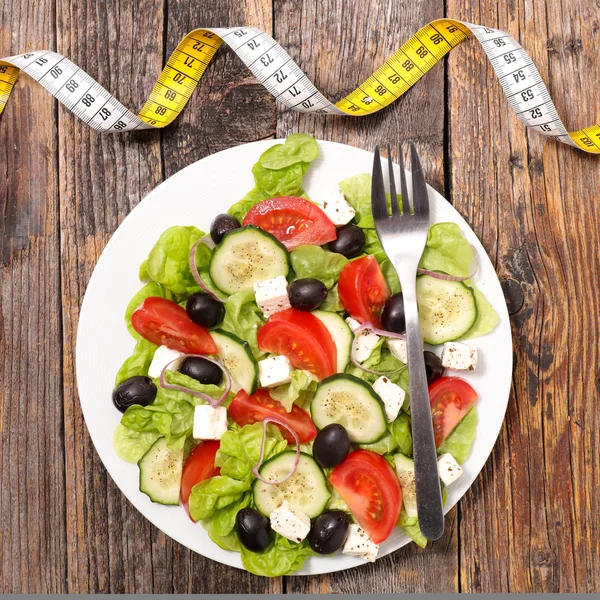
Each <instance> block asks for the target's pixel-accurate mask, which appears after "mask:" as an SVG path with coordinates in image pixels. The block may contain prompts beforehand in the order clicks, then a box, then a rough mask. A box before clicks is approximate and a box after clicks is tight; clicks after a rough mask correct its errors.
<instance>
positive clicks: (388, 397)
mask: <svg viewBox="0 0 600 600" xmlns="http://www.w3.org/2000/svg"><path fill="white" fill-rule="evenodd" d="M373 389H374V390H375V393H377V394H378V395H379V397H380V398H381V399H382V400H383V404H384V406H385V416H386V417H387V420H388V423H391V422H392V421H394V420H395V419H396V417H397V416H398V413H399V412H400V409H401V408H402V405H403V404H404V398H405V397H406V392H405V391H404V390H403V389H402V388H401V387H400V386H399V385H396V384H395V383H392V382H391V381H390V380H389V379H388V378H387V377H380V378H379V379H377V380H376V381H375V383H374V384H373Z"/></svg>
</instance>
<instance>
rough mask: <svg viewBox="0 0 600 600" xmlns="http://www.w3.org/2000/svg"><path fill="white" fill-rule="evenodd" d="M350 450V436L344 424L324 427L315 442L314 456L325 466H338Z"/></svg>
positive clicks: (327, 467) (325, 467)
mask: <svg viewBox="0 0 600 600" xmlns="http://www.w3.org/2000/svg"><path fill="white" fill-rule="evenodd" d="M348 452H350V438H349V437H348V432H347V431H346V429H345V428H344V427H342V425H339V424H338V423H332V424H331V425H327V426H326V427H323V429H321V431H319V433H318V434H317V437H316V438H315V441H314V444H313V457H314V459H315V460H316V461H317V462H318V463H319V464H320V465H321V466H322V467H323V468H324V469H330V468H332V467H337V466H338V465H339V464H340V463H341V462H342V461H343V460H344V459H345V458H346V456H348Z"/></svg>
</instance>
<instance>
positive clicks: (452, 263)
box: [419, 223, 473, 277]
mask: <svg viewBox="0 0 600 600" xmlns="http://www.w3.org/2000/svg"><path fill="white" fill-rule="evenodd" d="M472 260H473V249H472V248H471V244H469V242H468V241H467V240H466V239H465V237H464V236H463V234H462V232H461V230H460V227H459V226H458V225H457V224H456V223H436V224H435V225H432V226H431V227H430V228H429V233H428V234H427V243H426V245H425V250H424V251H423V256H422V257H421V261H420V263H419V266H420V267H421V268H423V269H429V270H430V271H442V272H443V273H448V275H456V276H458V277H466V276H467V275H469V273H470V270H471V262H472Z"/></svg>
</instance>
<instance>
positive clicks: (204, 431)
mask: <svg viewBox="0 0 600 600" xmlns="http://www.w3.org/2000/svg"><path fill="white" fill-rule="evenodd" d="M226 431H227V409H226V408H225V407H224V406H218V407H217V408H213V407H212V406H209V405H208V404H200V405H198V406H196V408H195V409H194V432H193V437H194V439H195V440H220V439H221V437H222V435H223V434H224V433H225V432H226Z"/></svg>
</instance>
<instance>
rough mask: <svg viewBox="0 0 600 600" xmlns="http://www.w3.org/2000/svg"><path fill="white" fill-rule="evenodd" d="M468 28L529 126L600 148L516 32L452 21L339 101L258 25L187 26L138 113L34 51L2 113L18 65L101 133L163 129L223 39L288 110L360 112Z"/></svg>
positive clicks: (8, 71)
mask: <svg viewBox="0 0 600 600" xmlns="http://www.w3.org/2000/svg"><path fill="white" fill-rule="evenodd" d="M470 35H474V36H475V37H476V38H477V40H478V41H479V42H480V43H481V46H482V48H483V50H484V52H485V53H486V55H487V57H488V58H489V60H490V62H491V64H492V68H493V69H494V72H495V74H496V76H497V77H498V79H499V81H500V85H501V87H502V89H503V91H504V93H505V95H506V96H507V99H508V102H509V105H510V106H511V108H512V109H513V111H514V112H515V114H516V115H517V117H518V118H519V119H520V120H521V121H522V122H523V123H524V124H525V126H526V127H529V128H532V129H534V130H535V131H538V132H540V133H541V134H543V135H545V136H549V137H553V138H555V139H558V140H559V141H562V142H563V143H566V144H568V145H571V146H574V147H577V148H580V149H583V150H585V151H587V152H594V153H598V154H600V125H593V126H591V127H587V128H585V129H582V130H580V131H575V132H572V133H569V132H568V131H567V130H566V128H565V127H564V125H563V123H562V121H561V119H560V117H559V116H558V113H557V111H556V108H555V106H554V104H553V103H552V99H551V98H550V94H549V93H548V90H547V88H546V85H545V84H544V82H543V80H542V78H541V76H540V74H539V73H538V71H537V69H536V68H535V65H534V63H533V61H532V60H531V58H530V57H529V55H528V54H527V52H526V51H525V50H524V49H523V47H522V46H521V45H520V44H519V43H518V42H517V41H516V40H515V39H514V38H512V37H511V36H510V35H508V34H507V33H505V32H503V31H501V30H499V29H493V28H490V27H484V26H482V25H474V24H471V23H463V22H461V21H456V20H454V19H438V20H436V21H433V22H431V23H428V24H427V25H425V26H424V27H422V28H421V29H420V30H419V31H417V32H416V33H415V35H413V36H412V37H411V38H410V39H409V40H408V41H407V42H406V43H405V44H403V45H402V46H401V47H400V48H399V49H398V50H397V51H396V52H395V53H394V54H393V56H392V57H391V58H390V59H388V60H387V61H386V62H385V63H384V64H383V65H382V66H381V67H379V68H378V69H377V70H376V71H375V72H374V73H373V74H372V75H371V76H370V77H368V78H367V79H366V80H365V81H363V82H362V83H361V84H360V85H359V86H358V87H357V88H356V89H355V90H353V91H352V92H350V94H348V95H347V96H346V97H345V98H342V99H341V100H340V101H339V102H337V103H335V104H333V103H332V102H330V101H329V100H328V99H327V98H326V97H325V96H323V94H322V93H321V92H320V91H319V90H318V89H317V88H316V87H315V86H314V84H313V83H312V82H311V81H310V80H309V79H308V78H307V77H306V75H305V74H304V72H303V71H302V69H300V67H299V66H298V64H297V63H296V62H295V61H294V60H293V59H292V57H291V56H289V54H288V53H287V52H286V51H285V50H284V49H283V48H282V47H281V46H280V45H279V44H278V43H277V42H276V41H275V40H274V39H273V38H272V37H271V36H270V35H268V34H267V33H265V32H263V31H261V30H259V29H256V28H254V27H235V28H228V29H224V28H203V29H196V30H194V31H191V32H190V33H188V34H187V35H186V36H185V37H184V38H183V39H182V40H181V41H180V42H179V44H178V46H177V48H176V49H175V50H174V51H173V53H172V54H171V56H170V57H169V59H168V61H167V64H166V65H165V67H164V69H163V71H162V72H161V74H160V76H159V77H158V80H157V82H156V84H155V85H154V87H153V89H152V92H151V93H150V95H149V97H148V99H147V100H146V103H145V104H144V106H143V108H142V110H141V111H140V112H139V114H138V115H137V116H136V115H134V114H133V113H132V112H130V111H129V110H128V109H127V108H125V107H124V106H123V105H122V104H121V103H120V102H119V101H118V100H117V99H116V98H115V97H114V96H112V95H111V94H110V93H109V92H108V91H106V89H105V88H103V87H102V86H101V85H100V84H99V83H98V82H97V81H95V80H94V79H93V78H92V77H90V76H89V75H88V74H87V73H85V71H83V70H82V69H80V68H79V67H77V66H76V65H75V64H74V63H72V62H71V61H70V60H68V59H67V58H64V57H62V56H60V55H59V54H57V53H55V52H52V51H35V52H28V53H26V54H22V55H18V56H13V57H9V58H5V59H0V113H1V112H2V110H3V109H4V106H5V105H6V102H7V100H8V97H9V96H10V92H11V90H12V88H13V86H14V84H15V81H16V79H17V76H18V73H19V69H21V70H24V71H25V72H26V73H27V74H29V75H31V76H32V77H33V78H34V79H35V80H36V81H38V82H39V83H40V84H41V85H43V86H44V87H45V88H46V89H47V90H48V91H49V92H50V93H52V94H53V95H54V96H55V97H56V98H57V99H58V100H59V101H60V102H61V103H62V104H64V105H65V106H66V107H67V109H69V110H71V111H72V112H73V113H74V114H75V115H76V116H77V117H79V118H80V119H82V120H83V121H84V122H86V123H87V124H88V125H89V126H90V127H92V128H94V129H96V130H98V131H103V132H118V131H130V130H134V129H152V128H156V127H165V126H167V125H168V124H169V123H171V122H172V121H173V120H174V119H175V118H176V117H177V116H178V115H179V114H180V113H181V111H182V110H183V108H184V107H185V105H186V104H187V101H188V100H189V98H190V96H191V94H192V92H193V91H194V89H195V88H196V86H197V85H198V83H199V81H200V79H201V77H202V75H203V74H204V72H205V70H206V68H207V67H208V65H209V64H210V61H211V60H212V58H213V57H214V55H215V53H216V51H217V50H218V48H219V47H220V46H221V45H222V43H223V42H226V43H227V44H228V45H229V46H230V48H231V49H232V50H233V51H234V52H236V54H237V55H238V56H239V57H240V59H241V60H242V62H244V64H245V65H246V66H247V67H248V68H249V69H250V71H251V72H252V74H253V75H254V76H255V77H256V78H257V79H258V81H259V82H260V83H261V84H262V85H264V86H265V88H266V89H267V90H268V91H269V92H270V93H271V94H272V95H273V96H274V97H275V99H276V100H279V101H280V102H282V103H283V104H284V105H286V106H287V107H289V108H291V109H294V110H297V111H301V112H309V113H310V112H317V113H327V114H338V115H350V116H363V115H368V114H372V113H374V112H377V111H379V110H381V109H383V108H385V107H386V106H388V105H389V104H391V103H392V102H394V101H395V100H396V99H397V98H399V97H400V96H402V95H403V94H404V93H405V92H406V91H407V90H408V89H410V88H411V87H412V86H413V85H414V84H415V83H416V82H417V81H418V80H419V79H421V77H423V75H424V74H425V73H427V71H429V70H430V69H431V68H432V67H433V66H434V65H435V64H436V63H437V62H439V61H440V60H441V59H442V58H443V57H444V56H445V55H446V54H448V52H450V50H452V49H453V48H454V47H455V46H457V45H458V44H459V43H460V42H462V41H463V40H464V39H466V38H467V37H469V36H470ZM98 107H99V108H98Z"/></svg>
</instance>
